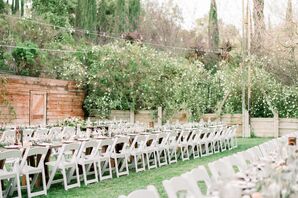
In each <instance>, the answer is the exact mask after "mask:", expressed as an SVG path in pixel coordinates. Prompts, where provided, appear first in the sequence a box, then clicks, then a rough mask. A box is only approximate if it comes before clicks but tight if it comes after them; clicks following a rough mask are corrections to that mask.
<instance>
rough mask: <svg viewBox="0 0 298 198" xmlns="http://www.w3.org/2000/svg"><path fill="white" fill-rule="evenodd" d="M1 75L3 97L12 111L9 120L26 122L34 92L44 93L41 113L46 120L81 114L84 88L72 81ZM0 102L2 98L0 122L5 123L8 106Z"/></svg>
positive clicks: (29, 118) (51, 121)
mask: <svg viewBox="0 0 298 198" xmlns="http://www.w3.org/2000/svg"><path fill="white" fill-rule="evenodd" d="M2 77H3V75H2ZM5 78H6V79H7V84H6V90H7V99H8V100H9V102H10V103H11V105H12V106H13V108H14V110H15V112H16V118H15V119H13V120H11V121H10V123H11V124H16V123H17V124H26V125H29V124H30V122H31V121H32V119H31V118H32V111H33V110H32V108H33V107H32V106H33V105H32V103H33V102H34V101H33V100H32V97H33V96H32V94H33V93H35V92H41V93H44V95H43V96H44V98H45V101H46V102H45V104H44V103H42V106H44V108H45V109H46V112H45V113H44V115H45V120H46V123H47V124H48V123H53V122H56V121H58V120H61V119H64V118H67V117H72V116H75V117H83V116H84V112H83V110H82V105H83V101H84V92H83V91H82V90H80V89H78V88H77V87H76V85H75V82H72V81H64V80H53V79H45V78H32V77H21V76H13V75H9V76H5ZM32 101H33V102H32ZM1 102H3V101H0V112H1V113H0V123H5V122H7V121H8V118H9V116H8V114H7V112H8V110H7V108H6V107H5V106H4V105H3V104H1ZM37 111H38V110H37ZM43 112H44V111H43ZM30 114H31V117H30ZM31 124H32V123H31Z"/></svg>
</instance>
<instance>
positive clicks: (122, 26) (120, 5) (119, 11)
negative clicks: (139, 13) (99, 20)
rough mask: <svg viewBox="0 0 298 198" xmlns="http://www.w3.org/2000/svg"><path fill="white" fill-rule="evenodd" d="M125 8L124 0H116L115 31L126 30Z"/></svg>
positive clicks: (121, 31)
mask: <svg viewBox="0 0 298 198" xmlns="http://www.w3.org/2000/svg"><path fill="white" fill-rule="evenodd" d="M126 17H127V9H126V2H125V0H116V8H115V32H117V33H123V32H126V31H127V18H126Z"/></svg>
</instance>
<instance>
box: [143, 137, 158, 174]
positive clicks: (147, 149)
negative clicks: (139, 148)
mask: <svg viewBox="0 0 298 198" xmlns="http://www.w3.org/2000/svg"><path fill="white" fill-rule="evenodd" d="M156 140H157V135H156V134H150V135H147V137H146V143H145V145H144V149H143V150H144V154H145V156H146V161H147V165H148V169H149V170H150V169H152V168H157V158H156V150H157V149H156Z"/></svg>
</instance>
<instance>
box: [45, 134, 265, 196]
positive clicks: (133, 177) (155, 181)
mask: <svg viewBox="0 0 298 198" xmlns="http://www.w3.org/2000/svg"><path fill="white" fill-rule="evenodd" d="M267 140H269V139H268V138H247V139H243V138H240V139H238V148H236V149H234V150H231V151H225V152H223V153H218V154H214V155H211V156H208V157H204V158H199V159H195V160H193V159H191V160H189V161H184V162H182V161H181V160H179V161H178V162H177V163H176V164H172V165H168V166H163V167H161V168H158V169H154V170H150V171H145V172H139V173H135V172H134V170H132V171H130V174H129V176H123V177H120V178H113V179H110V180H104V181H103V182H99V183H97V184H91V185H88V186H84V184H83V183H81V184H82V186H81V187H80V188H75V189H71V190H68V191H65V190H64V188H63V186H62V184H60V185H55V186H52V187H51V189H50V190H49V192H48V196H47V197H53V198H54V197H55V198H57V197H84V198H85V197H90V198H91V197H92V198H94V197H98V198H114V197H118V196H119V195H121V194H124V195H127V194H128V193H130V192H131V191H134V190H136V189H139V188H144V187H146V186H147V185H154V186H155V187H157V188H158V191H159V193H160V195H161V197H166V195H165V192H164V190H163V186H162V181H163V180H165V179H170V178H172V177H174V176H179V175H181V174H182V173H185V172H187V171H189V170H191V169H193V168H195V167H197V166H198V165H206V164H208V163H209V162H212V161H214V160H217V159H219V158H222V157H224V156H228V155H231V154H233V153H236V152H239V151H243V150H246V149H248V148H250V147H253V146H255V145H258V144H261V143H263V142H265V141H267Z"/></svg>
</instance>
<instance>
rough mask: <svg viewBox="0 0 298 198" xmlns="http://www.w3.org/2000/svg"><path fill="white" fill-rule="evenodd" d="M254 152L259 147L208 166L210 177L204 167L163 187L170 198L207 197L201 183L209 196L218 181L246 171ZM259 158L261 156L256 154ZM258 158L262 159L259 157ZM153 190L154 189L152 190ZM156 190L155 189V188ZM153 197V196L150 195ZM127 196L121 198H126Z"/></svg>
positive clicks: (139, 192) (131, 196)
mask: <svg viewBox="0 0 298 198" xmlns="http://www.w3.org/2000/svg"><path fill="white" fill-rule="evenodd" d="M252 152H258V153H260V150H259V148H258V146H256V147H254V148H251V149H250V150H247V151H244V152H239V153H236V154H234V155H232V156H229V157H225V158H221V159H219V160H217V161H214V162H211V163H209V164H208V168H209V170H210V172H211V176H212V177H210V176H209V174H208V171H207V169H206V168H205V167H204V166H199V167H198V168H195V169H193V170H191V171H189V172H187V173H184V174H182V175H181V176H178V177H173V178H171V179H170V180H164V181H163V186H164V189H165V191H166V193H167V196H168V197H169V198H177V197H179V196H183V197H205V195H203V193H202V192H201V190H200V188H199V187H198V183H199V182H203V183H205V185H206V187H207V192H206V195H209V193H210V189H211V188H212V185H213V184H214V183H215V182H216V181H218V180H227V179H231V178H232V177H233V175H234V174H235V173H236V172H237V171H245V170H246V169H247V167H248V163H247V162H248V161H249V163H252V161H253V160H254V159H253V158H252V157H250V155H251V154H252ZM256 155H257V156H259V154H256ZM258 158H261V156H259V157H258ZM235 167H236V169H238V170H235V169H234V168H235ZM151 189H152V188H151ZM153 189H154V188H153ZM150 192H152V191H151V190H148V189H147V190H136V191H134V192H132V193H130V194H129V195H128V196H127V197H129V198H134V197H136V196H137V197H142V196H145V197H146V194H147V193H148V194H150ZM150 195H151V194H150ZM124 197H126V196H120V197H119V198H124ZM150 197H153V198H154V197H159V195H158V194H154V195H153V194H152V195H151V196H150Z"/></svg>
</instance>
